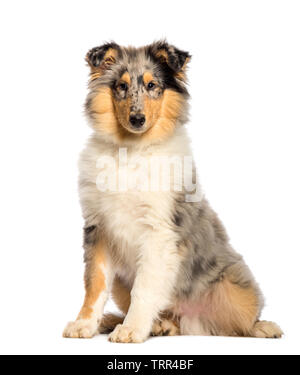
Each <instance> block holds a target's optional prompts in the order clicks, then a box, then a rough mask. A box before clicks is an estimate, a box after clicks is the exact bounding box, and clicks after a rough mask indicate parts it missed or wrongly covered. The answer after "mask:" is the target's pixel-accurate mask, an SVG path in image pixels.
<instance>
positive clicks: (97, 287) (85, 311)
mask: <svg viewBox="0 0 300 375" xmlns="http://www.w3.org/2000/svg"><path fill="white" fill-rule="evenodd" d="M105 250H106V248H105V246H104V244H103V243H102V242H99V243H98V245H96V247H95V250H94V257H93V260H92V263H91V264H90V266H89V269H88V272H89V280H90V282H89V283H88V285H86V294H85V298H84V303H83V306H82V308H81V310H80V313H79V315H78V318H77V319H90V318H91V316H92V313H93V307H94V305H95V303H96V301H97V299H98V297H99V295H100V293H101V292H102V291H103V290H104V289H105V287H106V285H105V275H104V273H103V270H102V269H103V267H105V263H106V255H105Z"/></svg>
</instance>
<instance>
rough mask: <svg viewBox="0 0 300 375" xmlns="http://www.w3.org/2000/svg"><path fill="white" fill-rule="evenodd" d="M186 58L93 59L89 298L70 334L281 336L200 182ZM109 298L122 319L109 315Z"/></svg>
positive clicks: (86, 204)
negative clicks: (264, 313)
mask: <svg viewBox="0 0 300 375" xmlns="http://www.w3.org/2000/svg"><path fill="white" fill-rule="evenodd" d="M190 58H191V56H190V55H189V53H187V52H184V51H181V50H179V49H178V48H176V47H174V46H172V45H169V44H168V43H167V42H166V41H159V42H155V43H153V44H151V45H148V46H145V47H142V48H133V47H128V48H124V47H121V46H119V45H117V44H115V43H107V44H104V45H102V46H100V47H96V48H93V49H91V50H90V51H89V52H88V53H87V56H86V61H87V62H88V64H89V66H90V69H91V75H90V83H89V94H88V97H87V100H86V105H85V108H86V115H87V118H88V120H89V123H90V125H91V127H92V128H93V130H94V132H93V134H92V136H91V138H90V139H89V141H88V144H87V146H86V148H85V149H84V151H83V152H82V154H81V157H80V161H79V169H80V178H79V192H80V200H81V205H82V210H83V217H84V220H85V227H84V250H85V255H84V260H85V264H86V269H85V289H86V295H85V299H84V303H83V306H82V308H81V310H80V313H79V315H78V317H77V320H75V321H74V322H70V323H69V324H68V325H67V326H66V328H65V330H64V333H63V335H64V336H65V337H83V338H87V337H92V336H93V335H95V334H96V333H98V332H110V335H109V340H110V341H112V342H143V341H145V340H146V339H147V338H148V337H149V335H151V334H152V335H179V334H181V335H223V336H251V337H270V338H273V337H274V338H275V337H281V335H282V331H281V329H280V328H279V327H278V326H277V325H276V324H275V323H273V322H268V321H260V320H259V316H260V313H261V310H262V307H263V297H262V294H261V291H260V289H259V287H258V285H257V283H256V281H255V280H254V278H253V276H252V274H251V272H250V270H249V269H248V267H247V265H246V264H245V263H244V261H243V258H242V257H241V256H240V255H239V254H237V253H236V252H235V251H234V250H233V248H232V247H231V245H230V243H229V240H228V237H227V234H226V232H225V229H224V227H223V225H222V223H221V222H220V220H219V218H218V216H217V215H216V213H215V212H214V211H213V210H212V208H211V207H210V205H209V203H208V202H207V200H206V199H205V197H203V195H202V193H201V191H200V188H199V184H197V181H196V182H195V179H196V177H197V174H196V172H195V167H194V164H193V161H192V152H191V149H190V142H189V139H188V137H187V134H186V129H185V126H184V125H185V123H186V122H187V112H188V98H189V95H188V91H187V85H186V69H187V65H188V63H189V61H190ZM165 160H169V161H170V160H171V161H172V163H171V164H172V165H169V166H170V168H169V170H168V168H165V163H164V161H165ZM155 161H156V163H155ZM171 167H173V168H171ZM166 176H167V177H168V178H166ZM161 180H164V183H161ZM166 181H167V182H169V186H168V183H166ZM129 185H130V186H129ZM110 294H111V295H112V297H113V299H114V301H115V302H116V304H117V306H118V307H119V309H120V310H121V311H122V313H123V314H124V315H123V316H121V315H120V316H119V315H113V314H104V315H103V310H104V306H105V303H106V301H107V299H108V297H109V295H110Z"/></svg>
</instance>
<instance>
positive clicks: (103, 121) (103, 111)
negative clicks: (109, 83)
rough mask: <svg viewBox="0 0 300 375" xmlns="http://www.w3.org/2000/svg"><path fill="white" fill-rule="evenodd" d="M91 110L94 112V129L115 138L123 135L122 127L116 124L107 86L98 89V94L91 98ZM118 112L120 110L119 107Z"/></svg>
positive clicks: (111, 95) (112, 101)
mask: <svg viewBox="0 0 300 375" xmlns="http://www.w3.org/2000/svg"><path fill="white" fill-rule="evenodd" d="M91 110H92V111H93V112H94V117H95V121H93V126H94V128H95V129H96V130H99V131H100V132H105V133H107V134H109V135H115V136H116V137H117V138H122V137H123V133H124V129H122V128H121V127H120V126H119V124H118V120H117V118H116V111H115V106H114V98H113V94H112V91H111V89H110V88H109V87H102V88H100V89H99V91H98V94H97V95H96V96H95V97H94V98H93V100H92V104H91ZM119 112H122V111H121V109H120V111H119Z"/></svg>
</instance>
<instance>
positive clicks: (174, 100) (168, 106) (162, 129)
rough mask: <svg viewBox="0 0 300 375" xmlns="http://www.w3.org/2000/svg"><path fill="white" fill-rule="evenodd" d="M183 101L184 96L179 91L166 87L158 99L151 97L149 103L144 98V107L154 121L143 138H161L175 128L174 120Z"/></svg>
mask: <svg viewBox="0 0 300 375" xmlns="http://www.w3.org/2000/svg"><path fill="white" fill-rule="evenodd" d="M183 102H184V98H183V97H182V96H181V95H180V94H179V93H177V92H176V91H173V90H168V89H167V90H165V91H164V94H163V95H162V96H161V97H160V99H151V100H150V103H147V100H145V107H147V112H148V113H149V116H150V118H152V121H153V122H154V123H153V124H152V127H151V129H149V130H148V132H147V133H145V134H144V135H143V138H144V139H145V140H147V141H149V140H152V139H153V140H163V139H165V138H166V137H168V136H169V135H171V134H172V133H173V131H174V129H175V125H176V120H177V119H178V117H179V116H180V113H181V110H182V106H183ZM146 116H147V114H146ZM146 119H147V117H146Z"/></svg>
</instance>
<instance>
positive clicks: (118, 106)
mask: <svg viewBox="0 0 300 375" xmlns="http://www.w3.org/2000/svg"><path fill="white" fill-rule="evenodd" d="M113 104H114V110H115V115H116V118H117V120H118V122H119V123H120V124H121V125H122V126H123V127H124V128H125V129H128V128H129V124H128V123H129V115H130V107H131V98H130V97H128V98H125V99H123V100H116V99H115V98H114V97H113ZM121 129H122V128H121V127H119V130H120V132H119V134H120V135H121V136H122V135H123V133H124V129H123V133H122V130H121Z"/></svg>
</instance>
